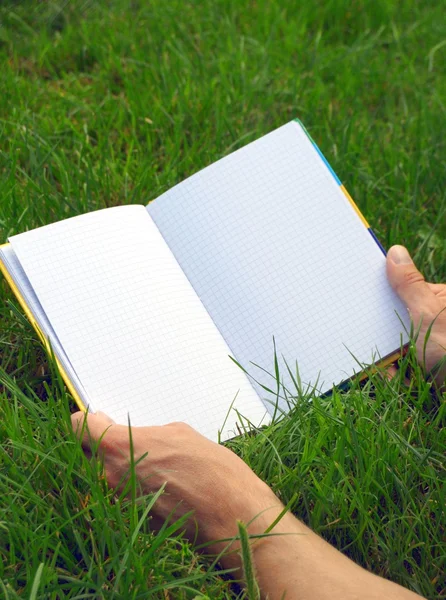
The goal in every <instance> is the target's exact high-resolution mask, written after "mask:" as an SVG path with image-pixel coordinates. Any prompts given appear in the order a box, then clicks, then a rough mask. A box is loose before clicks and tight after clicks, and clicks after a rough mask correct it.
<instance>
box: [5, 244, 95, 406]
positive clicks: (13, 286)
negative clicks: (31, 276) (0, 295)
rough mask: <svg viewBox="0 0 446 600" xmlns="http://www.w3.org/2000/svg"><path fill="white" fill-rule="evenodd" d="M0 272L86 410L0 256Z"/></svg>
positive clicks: (63, 377)
mask: <svg viewBox="0 0 446 600" xmlns="http://www.w3.org/2000/svg"><path fill="white" fill-rule="evenodd" d="M7 245H8V244H2V246H7ZM0 247H1V246H0ZM0 272H1V273H2V274H3V276H4V278H5V279H6V282H7V283H8V285H9V287H10V288H11V290H12V292H13V294H14V296H15V297H16V298H17V301H18V303H19V304H20V306H21V308H22V310H23V312H24V313H25V315H26V318H27V319H28V321H29V322H30V323H31V325H32V327H33V329H34V331H35V332H36V333H37V335H38V337H39V339H40V341H41V342H42V344H43V346H44V347H45V350H46V351H47V353H48V355H49V356H51V357H53V358H54V361H55V362H56V365H57V368H58V370H59V372H60V374H61V376H62V379H63V380H64V383H65V385H66V386H67V388H68V391H69V392H70V394H71V396H72V397H73V400H74V401H75V402H76V404H77V406H78V408H79V409H80V410H82V411H84V412H86V410H87V408H86V406H85V404H84V403H83V402H82V400H81V398H80V396H79V394H78V392H77V390H76V388H75V387H74V385H73V384H72V383H71V381H70V378H69V377H68V374H67V372H66V371H65V369H64V368H63V366H62V364H61V363H60V361H59V359H58V358H57V356H55V355H54V352H53V349H52V348H51V344H50V341H49V340H48V339H47V338H46V337H45V335H44V334H43V332H42V330H41V329H40V327H39V324H38V323H37V321H36V320H35V318H34V315H33V314H32V312H31V309H30V308H29V306H28V304H27V303H26V300H25V298H24V297H23V296H22V294H21V293H20V290H19V288H18V287H17V286H16V284H15V282H14V280H13V278H12V277H11V275H10V274H9V271H8V269H7V267H6V265H5V263H4V262H3V261H2V259H1V258H0Z"/></svg>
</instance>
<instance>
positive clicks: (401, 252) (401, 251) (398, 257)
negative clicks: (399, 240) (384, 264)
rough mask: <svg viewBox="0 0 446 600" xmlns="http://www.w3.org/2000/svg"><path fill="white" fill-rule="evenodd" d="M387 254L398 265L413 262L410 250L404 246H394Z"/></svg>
mask: <svg viewBox="0 0 446 600" xmlns="http://www.w3.org/2000/svg"><path fill="white" fill-rule="evenodd" d="M387 256H388V257H389V258H390V260H391V261H392V262H394V263H395V264H397V265H410V264H412V263H413V260H412V259H411V257H410V254H409V252H408V251H407V249H406V248H405V247H404V246H392V247H391V248H390V250H389V252H388V253H387Z"/></svg>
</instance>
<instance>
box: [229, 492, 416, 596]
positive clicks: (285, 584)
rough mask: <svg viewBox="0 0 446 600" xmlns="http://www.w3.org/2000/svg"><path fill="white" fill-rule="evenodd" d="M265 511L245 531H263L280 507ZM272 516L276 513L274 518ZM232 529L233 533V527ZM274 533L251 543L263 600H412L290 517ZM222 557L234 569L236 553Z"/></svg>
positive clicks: (237, 565) (238, 562) (404, 591)
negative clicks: (387, 599)
mask: <svg viewBox="0 0 446 600" xmlns="http://www.w3.org/2000/svg"><path fill="white" fill-rule="evenodd" d="M276 503H277V504H276V507H274V508H271V509H270V510H267V511H266V512H265V513H264V514H263V515H262V516H260V517H259V518H258V519H256V520H255V521H254V522H253V523H252V524H251V525H250V527H249V531H250V533H251V534H258V533H262V531H264V530H265V528H266V527H265V526H267V524H268V522H269V523H271V521H273V520H274V518H275V516H276V515H278V514H279V513H280V510H282V508H283V507H282V506H281V505H280V504H278V500H277V499H276ZM274 512H275V514H274ZM233 529H234V530H235V529H236V524H234V527H233ZM272 533H273V534H274V535H272V536H269V537H267V538H262V539H260V540H257V541H253V542H252V554H253V560H254V564H255V569H256V576H257V581H258V583H259V587H260V590H261V594H262V598H268V600H276V599H277V600H279V599H280V600H282V599H283V598H285V600H306V599H317V600H325V599H327V600H338V599H339V600H353V599H358V600H359V599H361V600H384V599H386V598H392V600H415V599H416V598H420V596H418V595H417V594H414V593H413V592H410V591H409V590H407V589H405V588H403V587H401V586H399V585H397V584H395V583H392V582H390V581H387V580H385V579H383V578H381V577H377V576H376V575H373V574H372V573H369V572H368V571H366V570H365V569H363V568H362V567H359V566H358V565H356V564H355V563H354V562H352V561H351V560H349V559H348V558H347V557H346V556H344V555H343V554H341V553H340V552H338V551H337V550H336V549H335V548H333V547H332V546H331V545H330V544H328V543H327V542H325V541H324V540H323V539H322V538H320V537H319V536H318V535H316V534H315V533H314V532H313V531H311V530H310V529H309V528H308V527H306V526H305V525H304V524H303V523H301V522H300V521H298V520H297V519H296V518H295V517H293V516H292V515H291V514H287V515H286V516H285V517H283V519H282V520H281V521H280V523H279V524H278V525H277V526H276V527H275V528H274V530H273V531H272ZM232 550H233V551H232V552H230V553H228V554H226V555H224V556H223V558H222V560H221V562H222V565H223V566H224V567H225V568H236V569H237V572H238V573H239V575H240V577H241V576H242V572H241V559H240V555H239V553H238V552H234V548H233V549H232Z"/></svg>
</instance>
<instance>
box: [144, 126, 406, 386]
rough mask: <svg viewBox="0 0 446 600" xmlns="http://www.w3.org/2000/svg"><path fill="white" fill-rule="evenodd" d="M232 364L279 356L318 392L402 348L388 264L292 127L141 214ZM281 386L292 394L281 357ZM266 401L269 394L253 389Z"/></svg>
mask: <svg viewBox="0 0 446 600" xmlns="http://www.w3.org/2000/svg"><path fill="white" fill-rule="evenodd" d="M147 210H148V212H149V213H150V215H151V216H152V218H153V220H154V221H155V223H156V224H157V226H158V228H159V230H160V231H161V234H162V235H163V237H164V239H165V240H166V241H167V243H168V245H169V247H170V248H171V250H172V252H173V254H174V255H175V257H176V259H177V260H178V262H179V264H180V265H181V267H182V269H183V271H184V273H185V274H186V275H187V277H188V279H189V281H190V282H191V283H192V285H193V287H194V288H195V290H196V292H197V294H198V295H199V297H200V298H201V300H202V302H203V304H204V306H205V307H206V309H207V310H208V312H209V314H210V315H211V317H212V319H213V320H214V322H215V324H216V325H217V327H218V329H219V330H220V331H221V333H222V334H223V337H224V338H225V340H226V342H227V343H228V345H229V346H230V348H231V350H232V352H233V353H234V356H235V357H236V358H237V360H238V361H239V362H240V363H241V364H242V365H243V366H244V367H245V368H246V369H248V371H249V372H250V373H251V374H252V375H253V376H255V377H256V378H259V380H261V381H262V383H264V384H268V385H270V386H271V385H273V384H274V380H273V378H272V377H268V376H267V375H266V374H265V373H264V372H263V371H262V370H260V369H258V368H255V367H253V366H251V363H256V364H257V365H260V367H261V368H263V369H266V370H267V371H268V373H273V372H274V369H273V365H274V363H273V356H274V347H273V336H274V338H275V343H276V348H277V353H278V355H279V357H280V356H282V355H283V356H284V357H285V360H286V362H287V363H288V365H289V366H290V368H291V369H292V370H293V371H294V372H295V370H296V369H295V365H296V361H297V365H298V368H299V373H300V376H301V378H302V382H303V383H304V384H307V383H309V384H313V385H315V384H316V383H317V384H318V388H319V389H320V391H321V392H326V391H328V390H330V389H331V388H332V386H333V383H340V382H341V381H343V380H345V379H347V378H349V377H351V376H352V375H353V374H354V373H355V372H358V371H359V370H361V368H360V366H359V365H358V361H359V362H360V363H370V362H372V361H373V358H375V359H377V358H378V357H379V356H381V357H384V356H386V355H387V354H389V353H391V352H393V351H395V350H396V349H398V348H399V347H400V343H401V332H402V329H403V328H402V325H401V322H400V320H399V318H398V316H397V314H396V312H397V313H398V314H399V315H400V316H401V317H402V318H403V319H404V320H405V322H406V324H407V311H406V309H405V307H404V306H403V305H402V304H401V303H400V301H399V300H398V298H397V297H396V295H395V294H394V292H393V291H392V289H391V288H390V286H389V284H388V282H387V280H386V275H385V258H384V255H383V254H382V252H381V250H380V249H379V247H378V246H377V244H376V242H375V241H374V240H373V238H372V236H371V235H370V233H369V231H368V230H367V228H366V227H365V226H364V224H363V223H362V221H361V220H360V218H359V217H358V216H357V214H356V212H355V211H354V209H353V208H352V206H351V204H350V203H349V202H348V201H347V199H346V198H345V196H344V194H343V193H342V191H341V189H340V186H339V183H338V182H337V181H336V180H335V178H334V177H333V175H332V174H331V172H330V170H329V169H328V167H327V166H326V165H325V163H324V161H323V159H322V158H321V157H320V155H319V154H318V152H317V150H316V148H315V146H314V145H313V144H312V142H311V140H310V139H309V138H308V136H307V135H306V134H305V132H304V130H303V128H302V127H301V126H300V125H299V124H298V123H296V122H291V123H288V124H287V125H285V126H283V127H280V128H279V129H277V130H276V131H273V132H272V133H270V134H268V135H266V136H264V137H263V138H261V139H259V140H257V141H255V142H253V143H252V144H249V145H248V146H246V147H245V148H242V149H241V150H238V151H236V152H234V153H233V154H231V155H229V156H227V157H225V158H223V159H222V160H220V161H218V162H217V163H214V164H213V165H211V166H210V167H207V168H206V169H204V170H203V171H201V172H199V173H197V174H195V175H193V176H191V177H190V178H189V179H187V180H186V181H184V182H183V183H181V184H179V185H177V186H176V187H174V188H172V189H171V190H170V191H168V192H167V193H165V194H163V195H162V196H160V197H159V198H158V199H157V200H155V201H154V202H152V203H151V204H149V205H148V207H147ZM281 374H282V375H283V381H284V383H285V385H286V386H287V387H288V389H289V390H290V391H292V390H293V389H295V388H294V386H293V384H292V380H291V378H290V377H289V376H288V375H287V371H286V368H285V365H284V362H283V360H282V361H281ZM257 389H258V391H259V393H260V394H261V395H262V396H263V397H265V393H264V392H263V391H262V390H261V389H260V388H257Z"/></svg>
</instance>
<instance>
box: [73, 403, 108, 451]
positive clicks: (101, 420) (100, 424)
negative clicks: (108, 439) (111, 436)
mask: <svg viewBox="0 0 446 600" xmlns="http://www.w3.org/2000/svg"><path fill="white" fill-rule="evenodd" d="M71 425H72V427H73V430H74V432H75V434H76V435H77V437H78V438H79V439H80V440H81V443H82V446H83V447H84V448H90V446H91V442H92V441H93V442H97V441H99V440H100V439H101V438H102V436H103V435H104V433H105V432H106V431H107V432H109V431H110V429H113V428H114V427H117V426H116V425H114V421H113V420H112V419H110V417H108V416H107V415H106V414H104V413H101V412H98V413H86V412H83V411H79V412H76V413H74V414H72V415H71Z"/></svg>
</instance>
